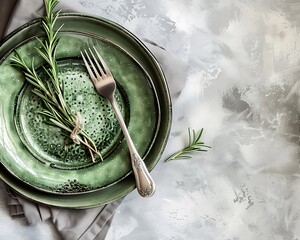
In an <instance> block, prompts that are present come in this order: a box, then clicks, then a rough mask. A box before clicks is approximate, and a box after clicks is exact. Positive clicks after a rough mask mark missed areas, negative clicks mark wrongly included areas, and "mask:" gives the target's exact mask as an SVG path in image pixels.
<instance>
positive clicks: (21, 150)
mask: <svg viewBox="0 0 300 240" xmlns="http://www.w3.org/2000/svg"><path fill="white" fill-rule="evenodd" d="M62 23H63V24H64V27H63V31H62V33H61V34H60V35H59V37H60V41H59V44H58V48H57V55H56V58H57V60H58V65H59V77H60V81H61V83H62V84H63V85H64V87H65V91H66V95H65V97H66V100H67V103H68V104H69V105H70V106H71V109H72V110H74V111H75V112H79V113H80V116H81V118H82V120H83V127H84V129H85V131H86V132H88V133H89V135H90V136H91V137H92V138H93V140H94V141H95V142H96V145H97V148H98V149H99V150H100V152H101V154H102V156H103V158H104V160H103V161H101V160H100V159H96V160H97V161H96V162H95V163H93V162H92V161H91V159H90V157H89V155H88V154H87V153H86V152H85V150H84V149H83V148H82V147H80V146H78V145H75V144H72V143H71V142H68V141H67V139H68V138H67V137H66V136H63V135H62V134H61V131H60V130H59V129H57V128H55V127H52V126H50V125H48V124H47V123H46V122H45V120H46V119H45V117H44V116H42V115H41V114H39V113H38V111H39V110H40V109H41V108H43V104H42V102H41V100H40V99H39V98H38V97H36V96H35V95H34V94H33V93H32V91H31V90H32V86H31V85H29V84H27V83H26V80H25V79H24V76H23V74H22V72H21V71H20V70H19V69H16V68H15V67H13V66H11V64H10V58H11V56H12V55H13V54H15V51H16V52H18V54H20V55H21V56H23V57H24V58H25V60H26V61H27V63H28V64H31V61H32V59H33V58H34V61H35V65H36V66H38V72H39V74H40V75H41V76H42V77H45V79H46V75H45V73H44V72H43V68H42V67H46V68H47V65H45V63H44V62H43V61H42V59H41V58H40V57H39V56H38V55H37V54H36V51H35V48H36V47H40V46H39V42H38V41H37V40H36V35H39V34H40V33H39V24H40V22H39V21H37V20H36V21H33V22H31V23H29V24H27V25H25V26H23V27H21V28H20V29H19V30H17V31H16V32H14V33H13V34H12V35H11V36H9V37H8V38H7V39H6V40H5V41H4V42H3V43H2V45H1V48H0V59H1V60H0V73H1V75H0V97H1V99H3V100H2V101H1V105H0V128H1V133H0V158H1V164H2V166H3V167H4V168H1V172H0V173H1V177H2V179H3V180H4V181H6V182H7V183H8V184H9V185H11V186H12V187H13V188H14V189H15V190H17V191H18V192H20V193H21V194H23V195H25V196H27V197H29V198H31V199H33V200H36V201H39V202H43V203H46V204H50V205H55V206H64V207H67V206H65V202H64V203H63V201H75V202H73V204H70V207H75V208H85V207H91V206H96V205H99V204H103V203H106V202H109V201H112V200H114V199H117V198H119V197H122V196H124V195H125V194H127V193H128V192H130V191H132V190H133V188H134V185H135V184H134V179H133V177H132V175H131V174H130V173H131V164H130V158H129V151H128V147H127V144H126V141H125V140H124V138H123V135H122V133H121V130H120V127H119V125H118V123H117V120H116V118H115V116H114V114H113V111H112V108H111V106H110V104H109V102H108V100H107V99H105V98H103V97H102V96H99V95H98V94H97V93H96V91H95V90H94V88H93V85H92V83H91V81H90V79H89V76H88V74H87V72H86V69H85V67H84V65H83V63H82V59H81V57H80V51H82V50H84V49H86V48H88V47H91V46H95V47H96V48H97V49H98V51H99V52H101V54H102V55H103V57H104V58H105V61H106V62H107V64H108V66H109V68H110V69H111V71H112V73H113V75H114V77H115V79H116V81H117V86H118V87H117V91H116V99H117V102H118V104H119V106H120V108H121V112H122V114H123V116H124V118H125V122H126V124H127V126H128V130H129V132H130V134H131V136H132V139H133V142H134V143H135V146H136V148H137V150H138V151H139V153H140V154H141V156H143V158H144V161H145V163H146V165H147V167H148V168H149V169H150V170H151V169H153V167H154V166H155V164H156V163H157V161H158V160H159V157H160V156H161V154H162V151H163V149H164V146H165V144H166V141H167V138H168V134H169V130H170V123H171V103H170V98H169V92H168V88H167V84H166V81H165V79H164V75H163V73H162V71H161V69H160V67H159V65H158V63H157V61H156V60H155V58H154V57H153V56H152V54H151V53H150V52H149V50H148V49H147V48H146V47H145V46H144V45H143V44H142V43H141V42H140V41H139V40H138V39H137V38H136V37H135V36H134V35H132V34H131V33H130V32H128V31H127V30H126V29H124V28H122V27H120V26H118V25H116V24H114V23H112V22H110V21H107V20H105V19H101V18H95V17H90V16H82V15H78V14H65V15H63V16H61V17H60V19H59V24H62ZM66 149H67V150H66ZM25 186H27V187H25ZM78 194H79V195H80V198H76V197H74V198H73V197H72V196H74V195H76V196H77V197H78V196H79V195H78ZM101 194H104V195H101ZM100 195H101V198H99V196H100ZM56 197H57V198H56ZM94 197H96V198H97V197H98V200H97V199H96V200H95V199H94ZM55 199H56V200H55ZM79 199H80V200H79Z"/></svg>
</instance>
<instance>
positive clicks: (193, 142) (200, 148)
mask: <svg viewBox="0 0 300 240" xmlns="http://www.w3.org/2000/svg"><path fill="white" fill-rule="evenodd" d="M188 133H189V142H188V145H187V146H186V147H184V148H183V149H182V150H180V151H178V152H176V153H174V154H172V155H171V156H170V157H168V158H167V159H166V160H165V162H168V161H171V160H175V159H188V158H191V157H192V156H191V155H190V154H191V153H193V152H207V150H208V148H210V146H207V145H205V144H204V142H202V141H201V136H202V133H203V128H202V129H201V130H200V131H199V132H198V133H196V131H195V130H191V129H190V128H188Z"/></svg>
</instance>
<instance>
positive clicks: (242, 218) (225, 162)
mask: <svg viewBox="0 0 300 240" xmlns="http://www.w3.org/2000/svg"><path fill="white" fill-rule="evenodd" d="M68 4H72V6H73V8H74V7H75V8H76V9H78V11H83V12H88V13H91V14H97V15H100V16H102V17H106V18H109V19H111V20H113V21H116V22H118V23H120V24H121V25H123V26H124V27H126V28H128V29H129V30H131V31H132V32H133V33H135V34H136V35H137V36H138V37H140V38H147V39H150V40H151V41H154V42H156V43H157V44H159V45H161V46H162V47H164V48H165V49H166V50H167V52H168V53H170V54H174V56H176V57H178V58H179V59H180V61H182V62H183V63H184V64H186V65H187V66H188V67H187V69H186V71H185V73H182V72H179V73H180V75H178V69H179V68H178V67H173V69H172V66H164V65H163V67H164V68H165V69H166V70H167V72H168V76H169V77H170V78H172V88H173V87H178V89H177V90H181V89H182V91H181V93H180V94H179V95H176V96H175V95H174V96H173V100H174V101H173V104H174V121H173V127H172V132H171V138H170V141H169V144H168V146H167V148H166V151H165V154H164V156H163V158H162V160H161V162H160V163H159V164H158V166H157V167H156V168H155V170H154V171H153V177H154V179H155V180H156V182H157V188H158V190H157V192H156V194H155V195H154V196H153V197H152V198H150V199H141V198H140V197H138V195H137V194H136V193H132V194H130V195H129V196H128V197H127V198H126V199H125V200H124V202H123V203H122V205H121V207H120V208H119V209H118V211H117V213H116V216H115V218H114V221H113V222H112V226H111V228H110V230H109V234H108V236H107V240H138V239H146V240H148V239H149V240H152V239H159V240H171V239H172V240H181V239H183V240H185V239H193V240H194V239H195V240H196V239H197V240H198V239H199V240H209V239H213V240H216V239H217V240H218V239H220V240H253V239H274V240H281V239H284V240H296V239H299V238H300V216H299V212H300V209H299V208H300V207H299V200H300V187H299V186H300V185H299V182H300V180H299V176H300V175H299V173H300V170H299V111H300V98H299V91H300V89H299V77H300V68H299V63H300V53H299V52H300V40H299V39H300V38H299V37H300V32H299V29H300V21H299V20H300V19H299V18H300V3H299V2H298V1H295V0H286V1H284V0H275V1H267V0H260V1H246V0H228V1H206V0H190V1H184V0H177V1H172V0H166V1H158V0H153V1H146V0H121V1H112V0H107V1H96V0H76V1H74V0H73V1H71V0H65V1H63V6H68ZM160 58H161V59H163V56H160ZM172 70H173V71H172ZM175 79H176V80H175ZM187 126H190V127H192V128H195V129H200V128H202V127H203V128H204V129H205V131H204V140H205V142H206V143H207V144H209V145H211V146H212V149H211V150H210V151H209V152H208V153H201V154H198V155H194V157H193V158H192V159H189V160H184V161H174V162H169V163H163V160H164V159H165V158H166V157H167V156H168V155H169V154H171V153H173V152H174V151H175V150H177V149H179V148H180V147H182V146H183V144H184V142H186V140H187ZM0 200H1V201H0V206H1V208H0V210H1V218H0V230H1V236H4V237H5V239H8V238H14V239H15V240H17V239H22V240H26V239H30V240H32V239H58V238H57V235H56V234H55V231H54V229H53V227H52V226H51V225H50V224H47V223H45V224H39V225H36V226H30V227H28V226H26V225H25V224H24V223H23V222H22V221H20V220H11V219H10V217H9V216H8V212H7V209H6V207H5V206H6V205H5V196H4V193H2V192H1V194H0Z"/></svg>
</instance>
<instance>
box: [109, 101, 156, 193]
mask: <svg viewBox="0 0 300 240" xmlns="http://www.w3.org/2000/svg"><path fill="white" fill-rule="evenodd" d="M109 101H110V103H111V105H112V107H113V110H114V112H115V115H116V117H117V119H118V122H119V124H120V126H121V129H122V132H123V134H124V137H125V139H126V142H127V145H128V148H129V152H130V158H131V165H132V169H133V173H134V176H135V182H136V187H137V191H138V193H139V194H140V195H141V196H142V197H150V196H152V195H153V194H154V192H155V183H154V181H153V179H152V177H151V176H150V173H149V171H148V169H147V167H146V165H145V163H144V161H143V159H142V158H141V157H140V155H139V154H138V152H137V150H136V148H135V146H134V144H133V141H132V139H131V137H130V135H129V132H128V130H127V127H126V124H125V122H124V119H123V117H122V114H121V112H120V109H119V107H118V104H117V103H116V101H115V98H114V97H113V96H112V97H111V98H109Z"/></svg>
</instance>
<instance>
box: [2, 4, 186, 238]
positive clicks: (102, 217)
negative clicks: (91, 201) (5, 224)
mask: <svg viewBox="0 0 300 240" xmlns="http://www.w3.org/2000/svg"><path fill="white" fill-rule="evenodd" d="M15 2H16V1H15V0H13V1H12V0H0V3H1V11H3V12H4V11H6V10H5V8H6V9H9V13H12V14H11V15H9V13H7V14H6V19H5V20H4V19H1V22H0V33H3V34H4V36H5V35H7V34H8V33H10V32H11V31H13V30H14V29H16V28H17V27H19V26H21V25H22V24H24V23H26V22H28V21H29V20H31V19H33V18H37V17H40V16H41V15H42V14H43V2H42V0H19V1H18V2H17V4H16V6H15V8H13V5H14V4H15ZM5 4H7V5H5ZM59 8H61V9H63V10H64V11H65V10H67V11H73V12H74V11H76V10H77V9H76V7H74V6H72V7H70V6H66V5H63V4H62V3H60V5H59ZM13 9H14V10H13ZM7 24H8V25H7ZM0 40H1V35H0ZM144 41H145V44H146V45H147V47H148V48H149V49H150V50H151V51H152V53H153V54H154V55H155V56H156V58H157V60H158V61H159V62H160V64H161V66H162V68H163V70H164V73H165V75H166V78H167V80H168V83H169V87H170V93H171V98H172V99H173V100H174V99H175V98H177V96H178V95H179V93H180V91H181V89H182V87H183V85H184V79H185V78H186V76H185V73H186V72H187V65H186V64H185V63H183V62H181V61H180V60H178V59H177V58H176V57H174V56H173V55H171V54H169V53H168V52H167V51H165V50H164V49H162V48H161V47H159V46H156V45H155V44H154V43H153V42H151V41H148V40H144ZM179 79H181V81H178V80H179ZM172 81H173V83H172ZM175 83H176V84H175ZM121 201H122V199H120V200H118V201H115V202H112V203H109V204H107V205H104V206H100V207H96V208H91V209H83V210H78V209H76V210H75V209H74V210H73V209H63V208H58V207H50V206H45V205H41V204H38V203H34V202H32V201H30V200H27V199H24V198H23V197H21V196H19V195H18V194H17V193H15V192H14V191H13V190H11V189H10V188H8V205H9V208H10V214H11V216H12V217H15V218H17V217H25V218H26V219H27V221H28V224H37V223H39V222H42V221H46V220H49V219H50V220H51V221H52V222H53V224H54V225H55V227H56V229H57V230H58V232H59V233H60V235H61V237H62V239H64V240H103V239H105V236H106V234H107V231H108V229H109V226H110V223H111V221H112V218H113V215H114V212H115V210H116V209H117V207H118V206H119V205H120V203H121Z"/></svg>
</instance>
